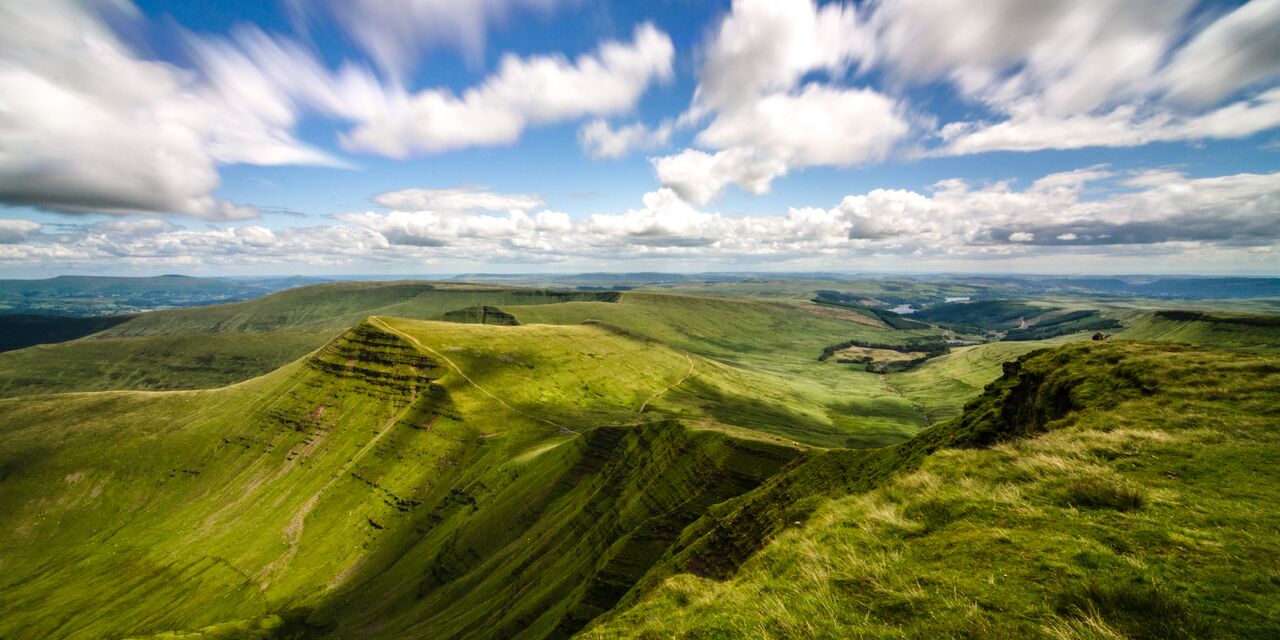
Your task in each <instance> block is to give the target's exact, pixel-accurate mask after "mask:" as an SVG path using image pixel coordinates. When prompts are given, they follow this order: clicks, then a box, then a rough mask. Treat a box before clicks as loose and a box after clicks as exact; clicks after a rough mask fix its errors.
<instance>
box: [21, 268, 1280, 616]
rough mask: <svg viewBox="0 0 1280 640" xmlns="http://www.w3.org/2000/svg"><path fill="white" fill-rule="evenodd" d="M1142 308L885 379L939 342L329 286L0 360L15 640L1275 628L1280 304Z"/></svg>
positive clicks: (901, 333)
mask: <svg viewBox="0 0 1280 640" xmlns="http://www.w3.org/2000/svg"><path fill="white" fill-rule="evenodd" d="M369 310H375V311H378V313H368V311H369ZM390 311H394V312H399V313H401V314H403V315H400V316H397V315H394V314H393V313H390ZM404 316H411V317H404ZM486 318H493V319H494V320H495V322H486V321H485V319H486ZM1135 318H1137V320H1136V321H1135V322H1133V323H1132V326H1131V328H1130V329H1128V330H1127V332H1126V334H1125V335H1126V336H1128V335H1133V336H1134V337H1143V338H1146V339H1154V340H1155V341H1150V340H1149V341H1143V342H1135V341H1130V340H1108V341H1104V342H1094V341H1090V340H1087V338H1088V334H1074V335H1068V336H1061V337H1057V338H1054V339H1052V340H1038V341H1025V342H996V343H988V344H981V345H973V346H968V347H959V348H955V349H953V350H952V351H951V352H950V353H945V354H939V355H936V356H935V357H932V358H930V359H928V360H927V361H925V362H924V363H923V364H921V365H919V366H917V367H915V368H913V369H911V370H908V371H902V372H893V373H884V374H877V373H873V372H870V371H867V370H866V369H865V368H864V367H861V366H857V365H853V364H842V363H840V362H837V361H836V360H835V359H826V360H823V359H822V358H821V356H822V354H823V352H824V350H826V349H828V348H829V347H831V346H832V345H838V344H842V343H846V342H849V341H851V340H852V341H861V342H866V343H874V344H883V345H889V346H891V345H900V346H901V347H902V348H903V349H907V348H909V347H910V345H913V344H917V345H918V344H921V343H922V342H921V341H922V340H936V339H937V334H936V333H934V332H932V331H923V330H894V329H891V328H889V327H886V326H875V325H873V324H868V323H865V322H860V321H856V320H850V319H847V318H843V317H841V316H833V315H830V314H826V313H814V312H813V310H812V305H806V303H804V302H803V301H795V300H779V299H773V300H762V299H751V298H733V297H728V298H710V297H705V296H690V295H682V294H670V293H653V292H625V293H621V294H619V293H618V292H555V291H546V290H521V289H513V288H509V287H483V286H473V285H440V284H432V283H386V284H381V283H380V284H366V283H360V284H357V283H339V284H326V285H321V286H317V287H306V288H299V289H294V290H290V291H287V292H283V293H280V294H276V295H273V296H267V297H264V298H261V299H259V300H255V301H250V302H246V303H236V304H229V305H220V306H215V307H207V308H201V309H185V310H177V311H166V312H157V313H154V314H147V315H146V316H143V317H140V318H136V319H129V320H126V321H124V322H121V323H119V324H116V325H114V326H110V327H107V328H105V329H104V330H102V331H99V332H95V333H93V334H91V335H89V336H86V337H82V338H80V339H76V340H73V341H70V342H66V343H61V344H56V345H42V346H37V347H32V348H26V349H19V350H16V351H12V352H9V353H6V354H0V364H3V365H5V366H8V367H9V369H8V371H9V372H10V375H13V376H15V378H12V379H17V380H22V381H24V382H23V383H22V384H24V385H25V388H26V389H30V390H39V391H41V392H40V393H31V394H28V395H24V396H22V397H13V398H9V399H0V510H3V512H4V513H5V514H6V515H7V516H8V517H7V518H5V519H4V520H0V540H4V541H5V544H4V545H3V546H2V547H0V569H2V570H0V602H4V603H6V604H5V612H6V613H5V615H2V616H0V637H3V638H46V637H60V638H101V637H142V638H153V639H160V638H188V639H201V638H203V639H212V638H246V637H250V638H252V637H256V638H275V639H281V638H292V639H303V638H404V637H478V638H508V637H519V638H563V637H569V636H573V635H577V634H582V635H583V636H584V637H600V638H610V637H744V636H745V637H779V638H783V637H797V636H828V637H919V636H945V635H968V636H977V637H991V636H1004V637H1024V636H1036V635H1042V636H1048V637H1063V638H1084V637H1103V638H1112V637H1185V636H1188V635H1191V636H1197V635H1203V634H1205V633H1208V632H1207V631H1206V630H1218V631H1220V632H1221V633H1222V634H1223V635H1227V636H1231V637H1259V638H1261V637H1269V636H1270V635H1272V634H1273V633H1274V632H1276V631H1277V628H1276V626H1275V625H1274V623H1273V622H1268V621H1269V620H1271V621H1274V619H1275V618H1274V617H1267V614H1265V613H1259V612H1267V611H1276V610H1280V609H1277V607H1280V595H1277V594H1280V592H1277V591H1275V590H1274V589H1272V588H1270V587H1268V586H1267V585H1269V584H1271V583H1273V582H1274V581H1275V578H1274V576H1272V575H1271V573H1268V572H1269V571H1271V569H1269V568H1268V567H1269V565H1268V564H1267V561H1266V559H1267V558H1270V557H1274V556H1275V555H1277V554H1280V547H1277V545H1278V544H1280V542H1277V540H1276V539H1275V538H1274V536H1271V535H1270V534H1269V532H1274V531H1275V530H1276V528H1277V526H1278V525H1280V521H1278V520H1277V519H1276V516H1275V515H1273V514H1275V513H1280V510H1277V509H1276V508H1275V507H1276V506H1277V504H1278V503H1280V494H1277V493H1276V488H1275V487H1274V486H1272V485H1273V483H1270V482H1269V481H1267V480H1265V479H1266V478H1269V475H1268V473H1269V471H1268V470H1269V469H1270V468H1271V467H1272V466H1274V464H1275V463H1276V462H1280V440H1277V438H1276V433H1275V425H1276V424H1278V423H1280V420H1277V418H1280V404H1277V398H1280V361H1277V360H1276V355H1275V354H1274V348H1273V347H1274V342H1271V341H1269V335H1270V334H1269V333H1267V331H1268V330H1269V328H1270V327H1271V325H1272V324H1273V323H1274V321H1273V320H1272V319H1271V318H1270V317H1268V316H1248V315H1224V314H1205V313H1201V312H1155V313H1148V314H1146V315H1143V316H1141V317H1138V316H1135ZM448 320H452V321H448ZM348 321H350V324H349V325H348V326H346V327H345V328H335V327H337V326H338V323H340V322H348ZM1173 340H1182V341H1186V340H1195V341H1198V342H1200V344H1199V345H1195V346H1193V345H1187V344H1178V343H1175V342H1173ZM144 344H145V345H148V347H147V348H148V349H149V351H146V353H148V354H155V357H156V358H158V360H157V361H155V362H151V361H147V360H145V359H139V357H138V354H140V353H143V351H140V350H139V345H144ZM55 354H57V355H59V356H60V359H57V360H55V359H54V358H53V356H54V355H55ZM277 360H279V361H283V362H284V364H282V365H280V366H277V367H275V368H274V369H268V370H265V371H263V370H264V369H265V368H266V367H267V366H268V365H269V364H270V363H271V362H274V361H277ZM93 362H98V363H100V364H99V369H96V370H95V369H93V368H92V367H89V366H87V365H88V363H93ZM255 372H260V373H255ZM20 374H21V375H25V376H26V377H25V378H19V377H16V376H18V375H20ZM131 376H132V377H131ZM165 376H171V377H169V378H166V377H165ZM220 378H221V381H220V380H219V379H220ZM227 381H230V382H233V383H232V384H226V382H227ZM11 384H12V383H11ZM166 384H168V385H173V386H178V385H182V386H187V387H198V386H202V385H203V386H207V387H209V388H190V389H187V390H168V391H156V390H146V389H147V387H152V388H154V387H163V386H164V385H166ZM103 385H116V386H117V390H108V391H92V389H94V388H101V387H102V386H103ZM57 389H75V390H76V391H74V392H68V393H50V392H49V391H53V390H57ZM1272 573H1273V572H1272ZM1240 594H1246V595H1240Z"/></svg>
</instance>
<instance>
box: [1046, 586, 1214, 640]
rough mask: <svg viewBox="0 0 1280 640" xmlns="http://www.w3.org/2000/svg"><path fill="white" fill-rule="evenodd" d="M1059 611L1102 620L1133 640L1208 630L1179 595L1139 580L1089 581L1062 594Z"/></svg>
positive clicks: (1198, 634) (1191, 635)
mask: <svg viewBox="0 0 1280 640" xmlns="http://www.w3.org/2000/svg"><path fill="white" fill-rule="evenodd" d="M1058 612H1059V613H1060V614H1062V615H1066V616H1071V617H1075V618H1079V619H1082V620H1095V621H1096V620H1098V619H1101V620H1103V621H1105V622H1106V626H1107V627H1110V628H1113V629H1116V630H1118V631H1120V632H1121V633H1122V634H1123V636H1124V637H1129V638H1133V639H1134V640H1164V639H1166V638H1169V639H1172V638H1204V637H1207V636H1209V635H1210V632H1211V628H1210V627H1209V625H1208V624H1207V623H1206V622H1204V621H1203V620H1201V619H1200V618H1199V617H1198V616H1196V615H1194V614H1193V613H1192V612H1191V611H1190V610H1189V609H1188V607H1187V605H1186V603H1184V602H1183V601H1182V599H1181V598H1179V597H1177V596H1176V595H1175V594H1173V593H1171V592H1170V591H1169V590H1168V589H1167V588H1165V587H1163V586H1162V585H1160V584H1157V583H1153V582H1149V581H1146V580H1141V579H1134V580H1129V581H1108V582H1104V581H1101V580H1097V579H1092V580H1089V581H1088V582H1085V583H1084V584H1083V585H1080V586H1078V587H1075V588H1073V589H1068V590H1066V591H1065V592H1064V593H1062V594H1061V596H1060V597H1059V601H1058ZM1095 624H1096V622H1095Z"/></svg>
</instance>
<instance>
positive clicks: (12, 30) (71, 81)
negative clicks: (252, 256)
mask: <svg viewBox="0 0 1280 640" xmlns="http://www.w3.org/2000/svg"><path fill="white" fill-rule="evenodd" d="M108 14H109V15H112V16H114V19H117V20H121V21H128V20H133V19H136V17H137V16H136V12H135V10H134V9H133V7H132V5H130V4H127V3H122V2H106V1H105V0H104V1H101V2H97V1H94V0H85V1H83V2H76V1H73V0H49V1H48V2H39V3H7V4H5V5H4V6H2V7H0V139H2V140H3V143H0V201H2V202H5V203H7V204H14V205H28V206H34V207H39V208H42V209H48V210H53V211H60V212H68V213H81V212H93V213H108V214H130V213H150V212H154V213H173V214H180V215H188V216H194V217H201V218H209V219H219V220H229V219H242V218H248V217H254V216H256V215H257V212H256V211H255V210H253V209H252V208H250V207H245V206H240V205H236V204H234V203H231V202H227V201H223V200H218V199H216V198H214V197H213V196H212V195H210V194H211V192H212V191H213V189H214V188H216V187H217V185H218V171H217V165H218V164H219V163H222V162H246V163H254V164H286V163H288V164H333V163H335V162H336V161H335V160H334V159H333V158H331V157H329V156H327V155H326V154H324V153H322V152H320V151H317V150H315V149H312V148H309V147H307V146H306V145H304V144H301V143H300V142H298V141H297V140H296V139H295V138H294V137H293V136H292V134H291V133H289V130H290V127H291V126H292V124H293V122H294V120H293V113H292V112H290V111H288V110H282V109H278V108H270V107H274V106H275V105H263V104H260V103H253V102H252V101H244V100H241V99H240V98H244V97H246V96H252V95H253V94H252V93H249V92H246V93H240V92H235V93H226V92H223V91H221V89H222V88H223V87H221V86H220V85H218V84H217V83H213V84H209V83H202V82H199V81H198V80H197V79H195V78H193V77H192V76H191V74H190V73H187V72H184V71H182V70H180V69H178V68H176V67H173V66H171V65H168V64H165V63H161V62H153V61H149V60H144V59H141V58H139V57H138V56H136V55H135V54H134V52H133V51H131V50H130V48H129V47H127V46H126V45H125V44H124V43H123V42H121V41H120V39H119V38H118V37H117V36H116V35H115V33H114V32H113V31H112V30H111V29H110V28H109V27H108V26H107V24H106V22H105V18H104V15H108Z"/></svg>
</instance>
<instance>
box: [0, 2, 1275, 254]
mask: <svg viewBox="0 0 1280 640" xmlns="http://www.w3.org/2000/svg"><path fill="white" fill-rule="evenodd" d="M1277 32H1280V0H1253V1H1252V2H1249V3H1212V2H1210V3H1205V2H1192V1H1190V0H1139V1H1135V2H1126V3H1112V2H1097V3H1081V2H1067V1H1065V0H1064V1H1056V0H1046V1H1045V2H1042V3H1037V5H1036V9H1035V10H1034V11H1027V10H1026V5H1025V4H1024V3H1022V2H1018V1H1017V0H993V1H992V2H986V3H979V4H977V5H976V6H975V3H968V2H959V1H930V2H926V1H925V0H900V1H898V2H866V3H856V4H855V3H830V2H829V3H813V2H809V1H807V0H768V1H763V0H743V1H740V2H732V3H731V2H719V3H716V2H694V1H679V0H671V1H668V2H648V3H630V2H628V3H611V2H601V1H591V0H475V1H474V2H468V3H456V2H447V1H444V0H399V1H394V2H393V1H384V0H349V1H340V0H312V1H307V0H279V1H278V2H273V1H265V2H248V1H243V2H242V1H218V2H215V1H212V0H208V1H189V2H162V1H147V2H136V3H131V2H129V0H47V1H46V0H31V1H25V0H19V1H17V2H10V3H6V4H5V6H4V7H2V8H0V276H9V277H38V276H45V275H52V274H57V273H86V272H88V273H121V274H150V273H168V272H174V271H180V272H188V273H194V274H208V275H218V274H237V275H240V274H267V273H271V274H290V273H316V274H322V273H343V274H358V273H368V274H380V273H396V274H404V273H421V274H424V275H430V274H440V273H457V272H472V271H486V272H537V271H554V272H577V271H595V270H613V271H632V270H667V271H703V270H753V271H768V270H778V271H801V270H818V269H821V270H837V271H841V270H847V271H966V272H979V271H980V272H1002V271H1004V272H1022V273H1027V272H1041V273H1084V272H1096V273H1106V272H1109V273H1140V272H1160V273H1254V274H1275V273H1278V272H1280V259H1278V256H1280V247H1278V243H1280V88H1277V84H1278V82H1277V81H1278V80H1280V47H1277V46H1276V44H1275V42H1276V39H1275V38H1274V34H1275V33H1277Z"/></svg>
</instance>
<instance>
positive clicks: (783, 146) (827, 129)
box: [654, 0, 911, 203]
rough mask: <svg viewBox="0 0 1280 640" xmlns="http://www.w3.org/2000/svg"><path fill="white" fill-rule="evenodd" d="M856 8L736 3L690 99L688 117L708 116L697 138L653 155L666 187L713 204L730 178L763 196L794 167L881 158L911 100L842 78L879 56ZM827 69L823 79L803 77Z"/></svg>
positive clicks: (903, 130)
mask: <svg viewBox="0 0 1280 640" xmlns="http://www.w3.org/2000/svg"><path fill="white" fill-rule="evenodd" d="M871 35H872V34H871V32H870V31H868V30H867V29H866V27H865V25H864V24H863V23H862V22H861V21H860V19H859V16H858V13H857V10H856V8H855V7H854V6H853V5H844V4H839V3H830V4H827V5H825V6H823V7H818V6H817V5H816V4H814V3H813V2H811V1H810V0H797V1H790V2H777V1H774V0H739V1H737V2H735V3H734V4H733V9H732V11H731V12H730V13H729V15H728V16H727V17H726V18H725V19H724V20H723V21H722V22H721V23H720V25H719V26H718V28H717V29H716V30H715V31H714V33H713V34H712V37H711V39H710V42H709V43H708V45H707V47H706V49H707V52H706V61H705V63H704V64H703V66H702V69H701V70H700V72H699V80H698V88H697V91H696V94H695V96H694V103H693V105H692V107H691V108H690V110H689V112H687V113H686V114H685V116H684V117H683V118H682V120H683V121H684V122H690V123H691V122H695V121H698V120H700V119H702V117H703V116H704V115H710V116H711V121H710V123H709V124H708V125H707V126H706V128H705V129H703V130H702V131H701V132H700V133H698V135H697V138H696V140H697V143H698V144H699V145H701V146H703V147H707V148H710V149H714V150H716V153H714V154H708V153H706V152H702V151H698V150H693V149H690V150H686V151H683V152H681V153H679V154H675V155H672V156H668V157H666V158H660V159H657V160H655V161H654V164H655V167H656V168H657V169H658V176H659V178H660V179H661V180H662V183H663V185H664V186H667V187H671V188H673V189H675V190H676V191H678V192H679V193H680V194H681V195H683V196H684V197H686V198H689V199H691V200H693V201H695V202H700V203H702V202H707V201H708V200H710V199H711V198H712V197H714V196H715V194H717V193H718V192H719V191H720V190H721V189H722V188H723V187H724V186H725V185H727V184H730V183H734V184H737V185H738V186H739V187H741V188H743V189H744V190H746V191H748V192H751V193H757V194H758V193H763V192H765V191H767V190H768V189H769V185H770V182H771V181H772V180H773V179H774V178H776V177H779V176H782V175H785V174H786V173H787V172H788V171H789V170H791V169H795V168H803V167H811V166H819V165H832V166H841V167H845V166H853V165H858V164H864V163H870V162H877V161H880V160H883V159H884V158H885V157H886V156H887V155H888V154H889V152H890V150H891V149H892V148H893V147H894V145H895V144H897V143H898V142H899V141H901V140H903V139H904V138H906V136H907V135H908V134H909V133H910V131H911V125H910V123H909V122H908V119H907V117H906V114H905V111H906V110H905V107H904V106H903V105H901V104H900V103H899V102H898V101H896V100H894V99H892V98H890V97H888V96H886V95H884V94H882V93H880V92H878V91H876V90H874V89H871V88H850V87H845V86H841V85H840V84H838V80H839V79H841V78H842V77H844V76H845V75H846V74H847V71H848V69H849V67H850V66H852V65H854V64H855V63H857V62H858V61H859V60H862V59H866V58H869V57H870V56H872V55H873V52H874V47H873V44H874V43H873V40H872V37H871ZM814 72H822V73H825V74H826V75H827V80H825V81H821V82H819V81H809V82H804V83H803V84H802V80H804V79H805V78H806V76H807V75H808V74H811V73H814Z"/></svg>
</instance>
